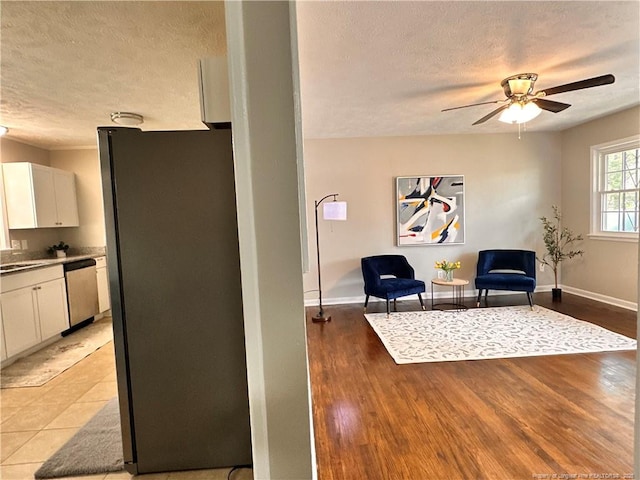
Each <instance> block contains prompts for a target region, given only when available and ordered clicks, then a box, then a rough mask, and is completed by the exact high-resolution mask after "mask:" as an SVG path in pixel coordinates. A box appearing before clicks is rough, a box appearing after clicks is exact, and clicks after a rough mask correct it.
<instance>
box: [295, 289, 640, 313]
mask: <svg viewBox="0 0 640 480" xmlns="http://www.w3.org/2000/svg"><path fill="white" fill-rule="evenodd" d="M558 287H559V288H561V289H562V290H564V291H565V292H566V293H570V294H572V295H577V296H579V297H584V298H589V299H591V300H596V301H598V302H602V303H607V304H609V305H614V306H616V307H620V308H625V309H627V310H633V311H637V310H638V304H637V303H634V302H629V301H627V300H622V299H620V298H615V297H609V296H607V295H602V294H600V293H595V292H589V291H587V290H582V289H580V288H574V287H569V286H567V285H558ZM552 288H553V285H538V286H537V287H536V290H535V293H542V292H550V291H551V289H552ZM491 292H497V293H499V294H500V295H518V294H522V293H523V292H511V291H508V290H490V291H489V294H490V295H491ZM464 293H465V296H464V298H475V297H476V295H477V290H476V289H475V288H469V289H465V292H464ZM433 297H434V298H437V299H440V298H451V294H450V293H448V292H444V291H442V292H434V296H433ZM423 299H424V301H425V302H431V295H429V292H427V293H425V296H424V297H423ZM403 300H404V301H407V300H411V301H415V300H417V298H416V296H415V295H409V296H408V297H402V298H399V299H398V302H402V301H403ZM371 302H384V300H383V299H381V298H375V297H371V298H369V303H371ZM352 303H360V304H363V305H364V295H358V296H355V297H333V298H327V299H323V301H322V304H323V305H346V304H352ZM317 305H318V299H317V298H308V299H306V300H305V301H304V306H305V307H315V306H317Z"/></svg>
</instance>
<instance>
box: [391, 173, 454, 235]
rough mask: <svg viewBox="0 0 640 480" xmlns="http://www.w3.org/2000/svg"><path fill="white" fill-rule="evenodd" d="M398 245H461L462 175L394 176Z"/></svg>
mask: <svg viewBox="0 0 640 480" xmlns="http://www.w3.org/2000/svg"><path fill="white" fill-rule="evenodd" d="M396 201H397V207H396V219H397V220H396V223H397V227H396V231H397V244H398V246H405V245H451V244H460V243H464V176H463V175H446V176H433V177H426V176H425V177H396Z"/></svg>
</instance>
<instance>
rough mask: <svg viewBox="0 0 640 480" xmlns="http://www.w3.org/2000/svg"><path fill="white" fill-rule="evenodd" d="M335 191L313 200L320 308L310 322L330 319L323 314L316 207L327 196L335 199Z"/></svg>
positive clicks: (329, 316)
mask: <svg viewBox="0 0 640 480" xmlns="http://www.w3.org/2000/svg"><path fill="white" fill-rule="evenodd" d="M337 196H338V194H337V193H330V194H329V195H325V196H324V197H322V198H321V199H320V201H315V202H314V203H315V214H316V254H317V256H318V299H319V301H320V310H319V311H318V313H317V315H314V316H313V317H311V321H312V322H329V321H331V315H328V316H325V314H324V309H323V308H322V277H321V275H320V232H319V231H318V207H319V206H320V204H321V203H322V202H324V201H325V200H326V199H327V198H329V197H333V200H334V201H335V199H336V197H337Z"/></svg>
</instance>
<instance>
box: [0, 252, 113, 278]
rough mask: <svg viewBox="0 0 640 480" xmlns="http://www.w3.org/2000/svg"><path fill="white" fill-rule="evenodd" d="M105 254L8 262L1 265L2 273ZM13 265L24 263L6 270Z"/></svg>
mask: <svg viewBox="0 0 640 480" xmlns="http://www.w3.org/2000/svg"><path fill="white" fill-rule="evenodd" d="M104 256H105V255H104V254H87V255H68V256H66V257H62V258H60V257H55V258H41V259H35V260H24V261H21V262H8V263H5V264H2V265H0V275H11V274H13V273H21V272H25V271H31V270H36V269H39V268H46V267H50V266H52V265H63V264H65V263H70V262H75V261H77V260H84V259H87V258H98V257H104ZM9 265H11V266H12V267H13V266H16V265H23V266H19V267H17V268H12V269H11V270H4V269H3V267H6V266H9Z"/></svg>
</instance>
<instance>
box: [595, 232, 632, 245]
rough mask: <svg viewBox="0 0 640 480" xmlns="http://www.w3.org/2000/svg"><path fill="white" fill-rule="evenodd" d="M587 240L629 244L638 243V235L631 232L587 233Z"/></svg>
mask: <svg viewBox="0 0 640 480" xmlns="http://www.w3.org/2000/svg"><path fill="white" fill-rule="evenodd" d="M587 238H589V239H591V240H606V241H610V242H629V243H634V242H635V243H637V242H638V234H637V233H631V232H620V233H616V232H600V233H589V234H587Z"/></svg>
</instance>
